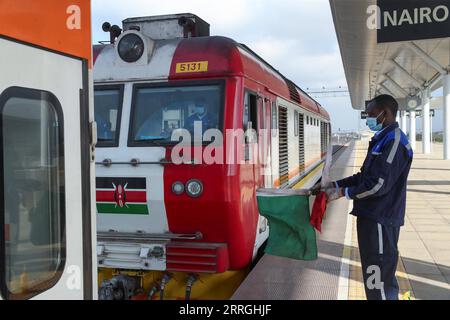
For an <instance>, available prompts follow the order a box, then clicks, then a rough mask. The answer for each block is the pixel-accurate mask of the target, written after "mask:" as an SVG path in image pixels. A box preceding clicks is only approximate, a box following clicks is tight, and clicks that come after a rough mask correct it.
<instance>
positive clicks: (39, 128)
mask: <svg viewBox="0 0 450 320" xmlns="http://www.w3.org/2000/svg"><path fill="white" fill-rule="evenodd" d="M0 112H1V117H0V124H1V125H0V128H1V129H0V135H1V137H0V141H1V143H2V148H1V152H2V155H1V161H0V165H1V168H0V176H1V179H0V184H2V185H1V186H0V188H1V189H0V190H2V191H1V192H0V205H1V206H2V209H1V213H0V221H1V224H3V225H2V226H1V227H0V243H1V250H0V252H1V255H2V257H1V258H0V261H1V262H0V263H1V264H2V265H1V267H0V270H1V275H0V276H1V278H0V284H1V291H2V295H3V297H4V298H6V299H28V298H30V297H32V296H35V295H37V294H39V293H42V292H44V291H46V290H47V289H49V288H51V287H52V286H53V285H54V284H55V283H56V282H57V281H58V279H59V278H60V277H61V275H62V270H63V267H64V263H65V198H64V194H65V190H64V188H65V187H64V185H65V184H64V138H63V116H62V110H61V105H60V103H59V102H58V100H57V98H56V97H55V96H54V95H53V94H51V93H49V92H44V91H38V90H32V89H25V88H18V87H13V88H9V89H7V90H5V91H4V92H3V94H2V95H1V96H0Z"/></svg>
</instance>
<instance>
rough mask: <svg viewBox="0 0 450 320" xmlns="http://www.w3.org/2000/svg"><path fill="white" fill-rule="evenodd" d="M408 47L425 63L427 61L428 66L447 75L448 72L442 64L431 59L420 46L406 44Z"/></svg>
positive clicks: (410, 43)
mask: <svg viewBox="0 0 450 320" xmlns="http://www.w3.org/2000/svg"><path fill="white" fill-rule="evenodd" d="M406 46H407V47H408V48H409V49H411V51H412V52H414V53H415V54H416V55H417V56H419V57H420V58H421V59H422V60H423V61H425V62H426V63H427V64H428V65H430V66H431V67H433V68H434V69H436V70H437V71H438V72H439V73H441V74H447V70H445V68H443V67H442V66H441V65H440V63H438V62H437V61H436V60H434V59H433V58H432V57H430V56H429V55H428V54H427V53H426V52H425V51H423V50H422V49H421V48H420V47H419V46H418V45H416V44H415V43H414V42H408V43H406Z"/></svg>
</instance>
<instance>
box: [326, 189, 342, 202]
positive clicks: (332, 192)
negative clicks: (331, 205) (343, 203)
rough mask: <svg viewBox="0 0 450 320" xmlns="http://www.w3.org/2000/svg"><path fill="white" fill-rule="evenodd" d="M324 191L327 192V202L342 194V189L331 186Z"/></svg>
mask: <svg viewBox="0 0 450 320" xmlns="http://www.w3.org/2000/svg"><path fill="white" fill-rule="evenodd" d="M325 193H326V194H327V202H330V201H334V200H337V199H339V198H342V197H343V196H344V189H342V188H335V187H333V188H329V189H326V190H325Z"/></svg>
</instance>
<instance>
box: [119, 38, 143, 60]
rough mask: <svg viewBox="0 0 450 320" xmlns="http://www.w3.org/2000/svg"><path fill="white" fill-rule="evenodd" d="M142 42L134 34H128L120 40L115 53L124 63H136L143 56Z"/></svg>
mask: <svg viewBox="0 0 450 320" xmlns="http://www.w3.org/2000/svg"><path fill="white" fill-rule="evenodd" d="M144 50H145V44H144V40H143V39H142V38H141V37H140V36H138V35H137V34H135V33H130V34H127V35H125V36H123V37H122V39H120V41H119V44H118V47H117V51H118V52H119V56H120V58H121V59H122V60H123V61H125V62H129V63H131V62H136V61H138V60H139V59H140V58H141V57H142V55H143V54H144Z"/></svg>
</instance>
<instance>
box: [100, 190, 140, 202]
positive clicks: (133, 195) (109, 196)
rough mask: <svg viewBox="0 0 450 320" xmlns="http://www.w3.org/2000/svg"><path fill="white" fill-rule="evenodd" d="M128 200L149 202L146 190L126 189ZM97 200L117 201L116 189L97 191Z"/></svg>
mask: <svg viewBox="0 0 450 320" xmlns="http://www.w3.org/2000/svg"><path fill="white" fill-rule="evenodd" d="M126 199H127V202H147V192H146V191H129V190H127V191H126ZM97 201H99V202H115V200H114V191H97Z"/></svg>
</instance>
